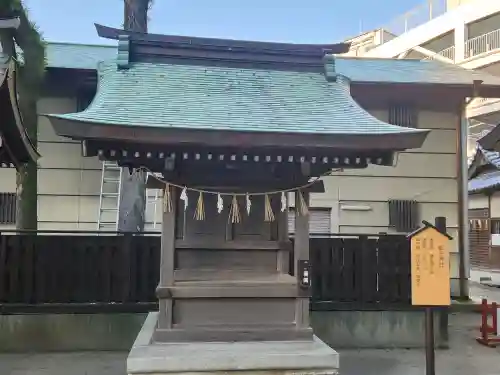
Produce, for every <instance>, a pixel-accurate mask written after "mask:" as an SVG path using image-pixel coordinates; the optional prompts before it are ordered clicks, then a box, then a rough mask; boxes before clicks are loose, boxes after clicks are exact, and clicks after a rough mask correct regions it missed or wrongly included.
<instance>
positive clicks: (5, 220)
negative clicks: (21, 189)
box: [0, 193, 17, 224]
mask: <svg viewBox="0 0 500 375" xmlns="http://www.w3.org/2000/svg"><path fill="white" fill-rule="evenodd" d="M16 204H17V201H16V194H15V193H0V224H15V223H16Z"/></svg>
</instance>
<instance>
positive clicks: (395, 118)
mask: <svg viewBox="0 0 500 375" xmlns="http://www.w3.org/2000/svg"><path fill="white" fill-rule="evenodd" d="M389 124H392V125H399V126H404V127H406V128H417V127H418V111H417V110H416V109H415V108H413V107H410V106H406V105H392V106H390V107H389Z"/></svg>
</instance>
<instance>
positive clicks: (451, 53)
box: [424, 46, 455, 62]
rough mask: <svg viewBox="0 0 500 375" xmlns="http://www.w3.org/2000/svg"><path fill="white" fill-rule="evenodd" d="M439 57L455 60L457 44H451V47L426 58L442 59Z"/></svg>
mask: <svg viewBox="0 0 500 375" xmlns="http://www.w3.org/2000/svg"><path fill="white" fill-rule="evenodd" d="M437 57H444V58H446V59H448V60H450V61H451V62H454V61H455V46H451V47H448V48H446V49H444V50H442V51H439V52H438V53H436V54H434V55H432V56H429V57H426V58H425V59H424V60H438V61H441V59H439V58H437Z"/></svg>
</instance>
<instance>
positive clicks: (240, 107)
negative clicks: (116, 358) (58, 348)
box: [47, 26, 427, 370]
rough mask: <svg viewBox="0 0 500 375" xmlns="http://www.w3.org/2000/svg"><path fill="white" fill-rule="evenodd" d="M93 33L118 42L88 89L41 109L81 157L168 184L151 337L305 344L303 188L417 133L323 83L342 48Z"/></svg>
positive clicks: (341, 83)
mask: <svg viewBox="0 0 500 375" xmlns="http://www.w3.org/2000/svg"><path fill="white" fill-rule="evenodd" d="M97 30H98V33H99V35H100V36H102V37H105V38H110V39H115V40H118V43H119V46H118V54H117V59H116V61H107V62H103V63H102V64H101V65H100V67H99V71H98V77H99V85H98V92H97V95H96V98H95V99H94V101H93V102H92V103H91V105H90V106H89V107H88V108H87V109H86V110H85V111H83V112H80V113H71V114H62V115H47V116H48V117H49V119H50V121H51V123H52V125H53V127H54V129H55V130H56V132H57V134H59V135H61V136H65V137H70V138H72V139H76V140H81V141H83V144H84V148H83V149H84V155H85V156H99V157H100V158H101V159H103V160H116V161H117V162H118V163H119V164H120V165H122V166H129V167H133V168H144V169H145V170H147V171H150V172H155V173H160V174H161V177H153V178H150V181H149V184H150V187H155V188H162V189H164V192H165V194H164V215H163V224H162V225H163V232H162V257H161V264H160V265H159V266H160V267H161V277H160V283H159V286H158V289H157V295H158V298H159V300H160V311H159V315H158V321H157V322H156V324H155V330H154V334H153V336H152V339H151V340H152V341H151V343H168V342H174V343H175V342H235V341H239V342H248V341H261V342H265V341H296V340H299V341H301V342H304V341H306V342H307V341H312V340H313V333H312V330H311V328H310V324H309V304H308V298H309V289H310V285H311V275H310V267H309V262H308V259H309V222H308V199H309V194H310V192H322V189H323V186H322V183H321V181H320V180H319V179H318V178H319V177H321V176H324V175H326V174H328V172H329V171H331V170H332V169H338V168H365V167H366V166H368V165H369V164H377V165H388V166H392V165H393V163H394V155H395V153H396V152H398V151H402V150H405V149H410V148H418V147H420V146H421V144H422V143H423V141H424V139H425V137H426V135H427V131H426V130H418V129H410V128H402V127H398V126H394V125H390V124H387V123H384V122H382V121H379V120H377V119H375V118H374V117H372V116H371V115H370V114H368V113H367V112H365V111H364V110H363V109H362V108H360V107H359V106H358V105H357V103H356V102H355V101H354V100H353V99H352V97H351V96H350V94H349V84H350V82H349V79H348V78H347V77H343V76H340V75H337V76H336V77H335V78H334V79H331V80H327V78H326V76H325V69H326V66H328V69H329V70H330V71H331V70H332V69H334V67H335V58H334V57H333V54H337V53H343V52H345V51H346V50H347V47H348V46H346V45H342V44H338V45H295V44H283V43H262V42H247V41H234V40H220V39H207V38H192V37H180V36H166V35H153V34H140V33H131V32H125V31H123V30H117V29H111V28H107V27H103V26H97ZM291 193H293V194H291ZM290 195H293V196H294V197H295V198H294V199H295V206H296V208H297V209H296V215H297V216H296V220H295V226H296V229H295V238H294V240H293V242H292V241H290V239H289V234H288V227H287V222H288V220H287V215H288V205H289V202H288V198H289V196H290ZM328 350H330V349H328ZM329 353H330V352H329ZM191 370H192V368H191Z"/></svg>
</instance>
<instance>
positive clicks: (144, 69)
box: [48, 62, 427, 135]
mask: <svg viewBox="0 0 500 375" xmlns="http://www.w3.org/2000/svg"><path fill="white" fill-rule="evenodd" d="M98 76H99V84H98V92H97V95H96V98H95V99H94V101H93V102H92V104H91V105H90V106H89V107H88V108H87V109H86V110H85V111H83V112H79V113H69V114H61V115H59V114H58V115H48V116H49V117H52V118H58V119H65V120H71V121H77V122H85V123H94V124H110V125H121V126H140V127H153V128H165V129H168V128H170V129H172V128H177V129H200V130H232V131H245V132H248V131H250V132H274V133H308V134H330V135H331V134H360V135H363V134H395V133H426V132H427V131H426V130H421V129H412V128H403V127H400V126H395V125H390V124H387V123H385V122H382V121H379V120H378V119H376V118H375V117H373V116H371V115H370V114H369V113H368V112H366V111H365V110H363V109H362V108H361V107H359V106H358V105H357V103H356V102H355V101H354V100H353V99H352V97H351V96H350V94H349V83H350V82H349V80H348V79H347V78H345V77H341V76H340V77H339V78H338V81H337V82H328V81H327V80H326V78H325V75H324V74H323V73H312V72H304V71H285V70H263V69H244V68H229V67H210V66H202V65H174V64H153V63H133V64H131V66H130V68H129V69H122V70H120V69H117V65H116V62H106V63H102V64H101V65H100V67H99V70H98Z"/></svg>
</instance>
